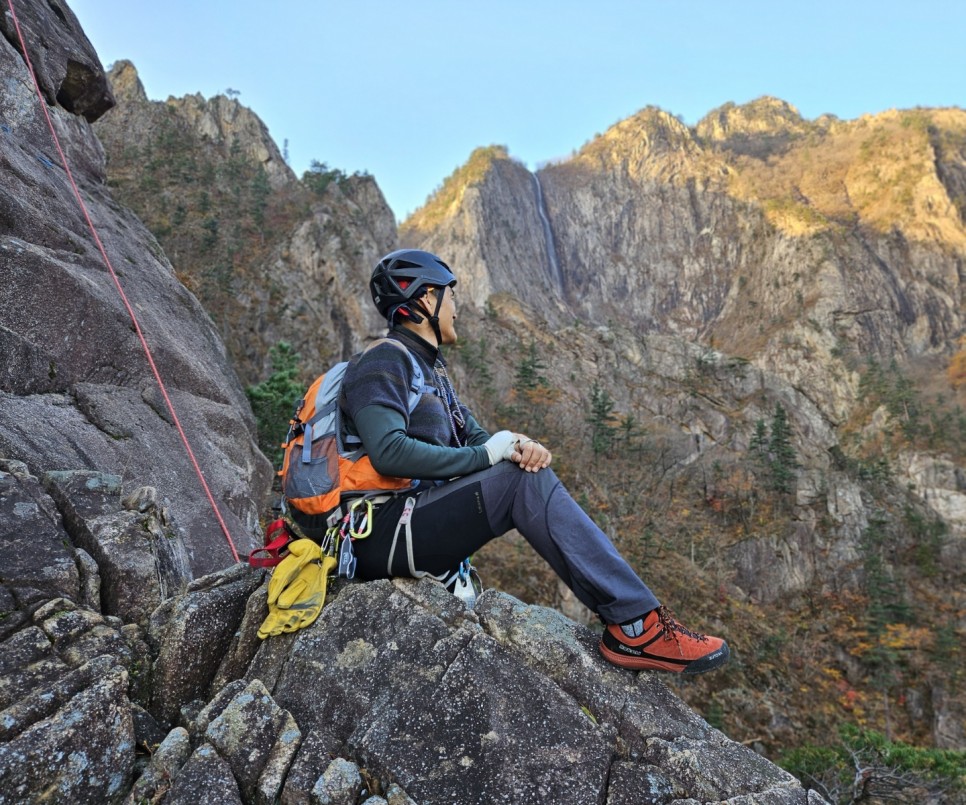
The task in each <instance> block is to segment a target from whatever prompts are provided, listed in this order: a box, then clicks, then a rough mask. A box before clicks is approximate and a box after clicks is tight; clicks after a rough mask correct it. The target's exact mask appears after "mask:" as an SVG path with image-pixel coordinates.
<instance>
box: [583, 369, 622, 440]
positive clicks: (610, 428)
mask: <svg viewBox="0 0 966 805" xmlns="http://www.w3.org/2000/svg"><path fill="white" fill-rule="evenodd" d="M613 416H614V400H613V398H612V397H611V396H610V393H609V392H608V391H607V389H605V388H603V387H601V385H600V383H598V382H597V381H596V380H595V381H594V385H593V386H592V387H591V389H590V414H589V415H588V416H587V420H586V421H587V422H588V423H589V424H590V428H591V431H590V446H591V449H592V450H593V451H594V456H595V457H596V456H599V455H600V454H601V453H606V452H607V451H608V450H610V449H611V447H613V445H614V438H615V436H616V430H617V429H616V427H615V426H614V421H613Z"/></svg>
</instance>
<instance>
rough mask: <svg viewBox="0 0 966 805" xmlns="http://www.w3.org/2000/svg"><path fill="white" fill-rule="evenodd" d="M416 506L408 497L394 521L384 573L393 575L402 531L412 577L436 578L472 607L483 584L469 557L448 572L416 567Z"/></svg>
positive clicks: (481, 590)
mask: <svg viewBox="0 0 966 805" xmlns="http://www.w3.org/2000/svg"><path fill="white" fill-rule="evenodd" d="M415 508H416V498H415V497H408V498H406V502H405V504H404V505H403V510H402V514H401V515H399V521H398V522H397V523H396V530H395V532H394V533H393V536H392V547H391V548H390V549H389V560H388V562H387V564H386V573H387V574H388V575H389V576H392V575H393V572H392V566H393V559H394V558H395V556H396V548H397V546H398V544H399V535H400V532H402V533H403V534H404V535H405V536H404V540H405V543H406V562H407V564H408V566H409V574H410V575H411V576H412V577H413V578H414V579H421V578H423V577H424V576H429V577H430V578H433V579H436V580H437V581H440V582H442V583H443V586H444V587H446V588H447V589H450V588H452V590H451V591H452V593H453V594H454V595H455V596H456V597H457V598H459V599H461V600H462V601H463V603H465V604H466V606H467V607H469V608H470V609H472V608H473V607H474V606H475V605H476V597H477V595H479V593H481V592H483V585H482V583H481V582H480V576H479V574H478V573H477V572H476V568H475V567H473V564H472V562H471V561H470V558H469V557H467V558H466V559H464V560H463V561H462V562H460V565H459V567H458V568H457V569H456V570H455V571H453V572H449V573H440V574H435V573H430V572H429V571H426V570H417V569H416V558H415V556H414V554H413V527H412V520H413V511H414V510H415Z"/></svg>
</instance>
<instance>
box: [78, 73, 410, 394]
mask: <svg viewBox="0 0 966 805" xmlns="http://www.w3.org/2000/svg"><path fill="white" fill-rule="evenodd" d="M108 80H109V81H110V83H111V85H112V87H113V88H114V92H115V94H116V96H117V98H118V105H117V107H116V108H115V109H113V110H111V111H110V112H109V113H107V114H106V115H104V117H102V118H101V119H100V120H99V121H98V122H97V125H96V127H95V131H96V132H97V135H98V137H99V138H100V139H101V140H102V142H103V143H104V144H105V147H106V149H107V152H108V158H109V168H108V172H109V175H110V182H111V186H112V189H113V190H114V192H115V193H116V194H117V196H118V198H119V199H120V200H121V201H122V202H123V203H125V204H127V205H129V206H131V207H132V208H133V209H135V210H137V212H138V214H139V215H140V217H141V218H142V219H143V220H144V221H145V222H146V223H147V224H148V226H149V227H150V228H151V229H152V231H153V232H155V233H156V234H157V236H158V239H159V242H160V243H161V245H162V247H163V248H164V250H165V252H166V254H169V255H171V257H172V259H173V261H174V262H175V263H176V264H177V269H178V273H179V277H180V278H181V279H182V281H183V282H184V283H185V284H186V285H187V286H188V287H189V288H190V289H191V290H192V291H193V292H194V293H195V294H196V295H197V296H198V297H199V299H200V300H201V301H202V303H203V304H204V306H205V309H206V310H207V311H208V312H209V313H210V314H211V315H212V317H213V318H214V319H215V321H216V323H217V325H218V327H219V330H220V332H221V335H222V338H223V340H224V341H225V343H226V345H227V347H228V351H229V354H230V356H231V358H232V363H233V365H234V366H235V368H236V371H238V373H239V375H240V376H241V378H242V379H243V381H244V382H245V383H246V385H247V384H252V383H256V382H258V381H260V380H263V379H264V378H265V376H266V375H267V374H268V373H269V372H270V371H271V368H272V367H271V362H270V358H269V353H270V350H271V348H272V347H273V346H275V344H277V343H278V342H279V341H285V342H286V343H288V344H290V345H291V346H292V347H293V349H294V350H295V351H296V352H297V353H299V354H300V355H302V357H303V358H304V359H305V360H306V361H308V362H311V365H312V366H313V367H317V366H324V365H327V364H328V363H329V362H331V361H332V360H333V358H335V357H336V356H339V355H344V354H351V352H353V351H355V350H358V349H360V348H361V347H362V345H363V344H364V343H365V340H366V338H367V337H369V336H371V335H374V334H376V333H378V332H379V330H380V329H381V323H380V322H379V320H378V317H377V316H376V315H375V312H374V311H373V310H372V309H371V306H370V305H368V304H366V303H365V301H364V296H365V294H366V286H365V278H363V277H361V276H360V275H359V273H358V265H359V264H360V262H361V263H364V264H367V265H368V264H369V263H370V262H371V263H374V262H375V261H376V260H377V259H378V258H379V256H381V255H382V254H385V253H386V252H388V251H390V250H391V249H392V248H394V246H395V242H396V225H395V218H394V217H393V214H392V211H391V210H390V209H389V206H388V205H387V204H386V202H385V199H384V198H383V196H382V192H381V191H380V190H379V187H378V185H377V184H376V182H375V181H374V180H373V178H372V177H371V176H365V175H355V176H345V175H343V174H341V173H339V172H338V171H331V172H329V173H317V174H313V178H314V179H315V180H316V181H315V182H314V183H313V184H312V185H311V186H309V185H306V184H305V183H304V182H300V181H299V180H297V179H296V177H295V175H294V174H293V173H292V171H291V169H290V168H289V167H288V165H286V164H285V161H284V159H283V158H282V155H281V154H280V153H279V150H278V147H277V146H276V144H275V143H274V141H273V140H272V138H271V137H270V135H269V133H268V130H267V129H266V127H265V125H264V124H263V123H262V122H261V120H259V118H258V117H257V116H256V115H255V114H254V113H253V112H252V111H251V110H249V109H247V108H246V107H244V106H242V105H241V104H240V103H239V102H238V100H237V99H235V98H228V97H226V96H223V95H219V96H216V97H214V98H211V99H208V100H206V99H204V98H202V97H201V96H199V95H189V96H186V97H184V98H168V100H167V101H165V102H160V101H150V100H148V99H147V98H146V96H145V95H144V90H143V87H142V86H141V83H140V79H139V78H138V75H137V70H136V68H135V67H134V65H133V64H131V63H130V62H128V61H120V62H117V63H116V64H115V65H113V66H112V68H111V70H110V71H109V72H108ZM333 331H334V332H336V333H337V334H338V336H337V338H336V339H335V341H333V338H332V332H333ZM309 371H311V370H309Z"/></svg>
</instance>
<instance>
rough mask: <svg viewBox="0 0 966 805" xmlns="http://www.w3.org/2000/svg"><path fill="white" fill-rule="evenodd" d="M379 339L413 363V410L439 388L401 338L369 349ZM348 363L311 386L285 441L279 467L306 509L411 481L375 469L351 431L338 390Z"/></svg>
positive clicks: (289, 498) (326, 507) (292, 496)
mask: <svg viewBox="0 0 966 805" xmlns="http://www.w3.org/2000/svg"><path fill="white" fill-rule="evenodd" d="M380 343H387V344H393V345H394V346H396V347H398V348H399V349H401V350H402V351H403V352H404V353H406V356H407V357H408V358H409V361H410V363H411V364H412V367H413V378H412V382H411V383H410V387H409V403H408V407H409V413H412V411H413V409H414V408H415V407H416V403H418V402H419V398H420V396H421V395H422V394H424V393H427V392H436V389H435V387H433V386H426V385H425V383H424V379H423V371H422V369H421V368H420V367H419V363H418V362H417V361H416V359H415V358H414V357H413V355H412V353H410V351H409V350H408V349H406V347H405V346H403V345H402V344H400V343H399V342H398V341H394V340H392V339H389V338H384V339H379V340H378V341H374V342H373V343H372V344H371V345H370V346H369V347H368V348H367V350H368V349H371V348H372V347H374V346H376V345H377V344H380ZM348 365H349V362H348V361H343V362H342V363H337V364H336V365H335V366H333V367H332V368H331V369H329V371H328V372H326V373H325V374H324V375H322V376H320V377H319V378H318V379H317V380H316V381H315V382H314V383H313V384H312V385H311V386H309V390H308V391H307V392H306V393H305V396H304V397H303V398H302V400H300V401H299V403H298V405H297V406H296V409H295V415H294V416H293V417H292V420H291V423H290V427H289V432H288V436H287V437H286V439H285V442H284V443H283V445H282V447H283V448H284V451H285V452H284V458H283V460H282V469H281V472H280V473H279V475H280V476H281V478H282V495H283V496H284V497H285V501H286V503H287V504H288V505H289V506H291V507H292V508H294V509H297V510H298V511H299V512H301V513H303V514H308V515H320V514H328V513H329V512H331V511H333V510H334V509H335V508H336V507H337V506H339V504H340V503H342V502H343V499H344V498H345V497H359V496H363V495H366V494H367V493H371V492H377V491H380V490H389V491H395V490H401V489H408V488H409V487H410V486H411V485H412V481H411V480H410V479H409V478H392V477H389V476H386V475H380V474H379V473H378V472H376V470H375V468H374V467H373V466H372V462H371V461H370V460H369V457H368V456H367V455H366V452H365V449H364V448H363V446H362V442H361V440H360V439H359V437H357V436H351V435H348V434H346V432H345V428H344V426H343V423H342V412H341V411H340V410H339V391H340V390H341V388H342V380H343V378H344V377H345V371H346V368H347V367H348Z"/></svg>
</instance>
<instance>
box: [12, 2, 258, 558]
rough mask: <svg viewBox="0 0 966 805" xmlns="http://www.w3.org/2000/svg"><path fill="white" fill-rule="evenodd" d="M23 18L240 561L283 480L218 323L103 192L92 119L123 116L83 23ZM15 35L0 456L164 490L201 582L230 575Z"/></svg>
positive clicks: (28, 9)
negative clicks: (274, 478) (275, 482)
mask: <svg viewBox="0 0 966 805" xmlns="http://www.w3.org/2000/svg"><path fill="white" fill-rule="evenodd" d="M18 5H19V6H22V7H23V11H24V14H23V17H22V19H21V26H22V28H23V29H24V31H25V38H26V40H27V42H28V48H30V50H31V57H32V59H34V61H35V63H37V64H39V65H40V67H41V69H40V70H39V74H38V79H39V80H40V82H41V88H42V91H43V94H44V97H45V102H47V103H48V104H49V106H48V112H49V113H50V115H51V117H52V119H53V121H54V125H55V127H56V130H57V132H58V134H59V137H60V140H61V142H62V145H63V148H64V152H65V154H66V157H67V160H68V164H69V165H70V167H71V169H72V171H73V175H74V178H75V179H76V181H77V183H78V187H79V190H80V192H81V194H82V196H83V198H84V199H85V202H86V204H87V206H88V209H89V212H90V216H91V219H92V220H93V222H94V224H95V226H96V227H97V231H98V234H99V236H100V239H101V241H102V242H103V244H104V247H105V250H106V252H107V254H108V256H109V258H110V260H111V263H112V265H113V266H114V268H115V270H116V272H117V275H118V278H119V282H120V283H121V285H122V287H124V289H125V291H126V293H127V294H128V297H129V299H130V302H131V305H132V307H133V309H134V310H135V311H136V313H137V316H138V319H139V321H140V324H141V327H142V329H143V332H144V336H145V338H146V340H147V342H148V343H149V345H150V346H151V347H152V349H153V353H154V358H155V361H156V364H157V366H158V369H159V371H160V373H161V375H162V378H163V379H164V380H165V382H166V383H167V385H168V389H169V392H170V396H171V398H172V401H173V403H174V406H175V410H176V411H177V412H178V414H179V417H180V418H181V420H182V422H183V425H184V427H185V428H186V430H187V432H188V434H189V436H190V437H191V443H192V444H193V446H194V450H195V452H196V455H197V458H198V461H199V462H200V463H201V465H202V467H203V468H204V469H205V471H206V472H207V480H208V482H209V485H210V487H211V490H212V493H213V495H214V496H215V499H216V500H217V501H219V503H220V504H221V507H222V511H223V514H224V516H225V519H226V523H227V526H228V528H229V530H230V532H231V533H232V534H233V536H234V539H235V541H236V543H237V548H238V550H239V551H241V552H247V551H248V550H249V548H250V547H251V546H252V545H253V544H257V541H258V537H257V536H256V535H257V531H258V506H259V504H260V502H261V500H262V498H263V496H264V494H265V491H266V488H267V485H268V481H269V471H270V468H269V467H268V464H267V462H266V461H265V459H264V458H263V457H262V456H261V454H260V453H259V452H258V450H257V448H256V447H255V444H254V442H253V438H252V434H253V424H254V423H253V420H252V416H251V412H250V409H249V407H248V404H247V401H246V399H245V396H244V394H243V392H242V390H241V387H240V385H239V383H238V380H237V378H236V376H235V373H234V371H233V370H232V368H231V366H230V365H229V363H228V360H227V356H226V355H225V351H224V347H223V346H222V344H221V342H220V341H219V339H218V336H217V334H216V332H215V331H214V329H213V327H212V324H211V320H210V319H209V318H208V316H207V314H206V313H205V311H204V310H203V309H202V307H201V306H200V305H199V304H198V302H197V300H196V299H195V298H194V297H193V296H192V295H191V294H190V293H188V292H187V291H186V290H185V288H184V287H183V286H182V285H181V284H180V283H179V282H178V281H177V279H176V278H175V276H174V273H173V271H172V269H171V265H170V263H168V261H167V259H166V258H165V256H164V254H163V253H162V252H161V250H160V248H159V247H158V244H157V241H156V240H155V239H154V237H153V236H152V235H151V233H150V232H149V231H148V230H147V229H146V228H145V227H144V225H143V224H142V223H141V222H140V221H139V220H138V219H137V218H135V216H134V215H133V214H132V213H131V212H130V211H129V210H127V209H125V208H123V207H121V206H119V205H118V204H117V202H116V201H115V200H114V199H113V198H112V196H111V193H110V191H109V190H108V188H107V187H106V186H105V184H104V177H105V170H104V152H103V149H102V148H101V145H100V143H99V141H98V140H97V137H96V136H95V135H94V132H93V130H92V128H91V125H90V122H89V120H93V119H95V118H96V117H98V115H99V114H101V113H102V112H103V111H104V110H105V109H107V108H108V107H109V106H110V100H111V93H110V89H109V86H108V83H107V80H106V78H105V76H104V72H103V70H102V69H101V67H100V63H99V62H98V60H97V56H96V54H95V53H94V52H93V50H92V49H91V48H90V45H89V44H88V43H87V40H86V39H85V38H84V36H83V33H82V32H81V30H80V28H79V26H78V25H77V21H76V19H74V17H73V15H71V14H70V13H69V11H68V10H67V9H66V7H63V6H61V5H60V4H57V3H49V4H44V3H24V4H18ZM3 25H4V38H3V39H0V62H2V70H3V74H4V76H5V77H7V78H6V80H5V83H4V89H3V92H2V93H0V118H2V119H3V120H4V121H5V124H4V126H3V131H2V133H0V170H2V172H3V182H2V184H0V220H2V221H3V228H2V233H0V271H2V274H3V277H4V291H3V294H2V296H0V352H2V354H3V356H4V360H3V367H2V374H0V454H2V455H3V456H4V457H5V458H9V459H18V460H21V461H23V462H25V463H26V464H28V465H29V466H30V467H31V468H32V470H33V471H34V472H36V473H42V472H44V471H46V470H60V469H91V470H94V469H100V468H111V469H113V470H115V471H116V472H117V473H119V474H121V475H123V478H124V482H125V483H129V482H130V479H131V478H135V477H136V478H138V479H140V480H141V481H143V482H146V483H151V484H153V485H155V486H157V487H158V488H161V489H162V490H163V493H162V494H163V495H165V496H168V500H169V503H168V504H167V505H168V507H169V514H170V515H171V516H172V517H173V519H174V521H175V525H174V526H173V527H174V528H175V529H176V530H178V531H179V532H180V533H182V534H183V535H184V537H185V543H186V545H187V552H188V561H189V564H190V569H191V571H192V572H194V573H198V574H202V573H205V572H208V571H210V570H213V569H215V568H220V567H224V566H225V565H226V564H230V563H231V562H232V556H231V553H230V550H229V546H228V543H227V540H226V538H225V536H224V535H223V534H222V533H221V531H220V529H219V527H218V525H217V523H216V522H215V519H214V517H213V514H212V511H211V507H210V505H209V503H208V501H207V499H206V496H205V495H204V493H203V492H202V490H201V488H200V484H199V482H198V481H197V479H196V478H195V474H194V471H193V469H192V466H191V462H190V461H189V459H188V456H187V454H186V452H185V450H184V448H183V446H182V445H181V442H180V439H179V438H178V435H177V432H176V430H175V428H174V427H173V426H172V424H171V421H170V416H169V414H168V411H167V408H166V406H165V405H164V402H163V400H162V398H161V395H160V392H159V390H158V386H157V384H156V382H155V380H154V377H153V375H152V372H151V370H150V368H149V366H148V364H147V362H146V359H145V356H144V353H143V351H142V349H141V345H140V342H139V340H138V337H137V336H136V334H135V333H134V331H133V329H132V324H131V320H130V317H129V316H128V314H127V312H126V310H125V307H124V305H123V303H122V301H121V298H120V295H119V294H118V292H117V290H116V288H115V286H114V282H113V280H112V278H111V276H110V275H109V273H108V271H107V269H106V267H105V264H104V262H103V260H102V258H101V255H100V253H99V251H98V249H97V247H96V246H95V244H94V241H93V238H92V236H91V234H90V232H89V230H88V228H87V225H86V222H85V219H84V216H83V214H82V212H81V210H80V208H79V206H78V204H77V202H76V200H75V198H74V195H73V193H72V190H71V187H70V184H69V183H68V180H67V176H66V174H65V171H64V169H63V167H62V166H61V164H60V157H59V155H58V154H57V152H56V150H55V148H54V145H53V142H52V139H51V135H50V133H49V131H48V130H47V127H46V124H45V120H44V115H43V110H42V109H41V108H40V106H39V104H38V99H37V97H36V95H35V94H34V93H33V88H32V87H33V85H32V81H31V79H30V77H29V74H28V73H27V69H26V66H25V63H24V59H23V57H22V55H21V53H20V52H19V49H18V48H19V42H18V41H17V39H16V38H15V37H14V36H13V35H12V33H11V30H10V18H9V15H5V16H4V21H3ZM72 110H73V111H72ZM255 501H258V503H256V502H255Z"/></svg>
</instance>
